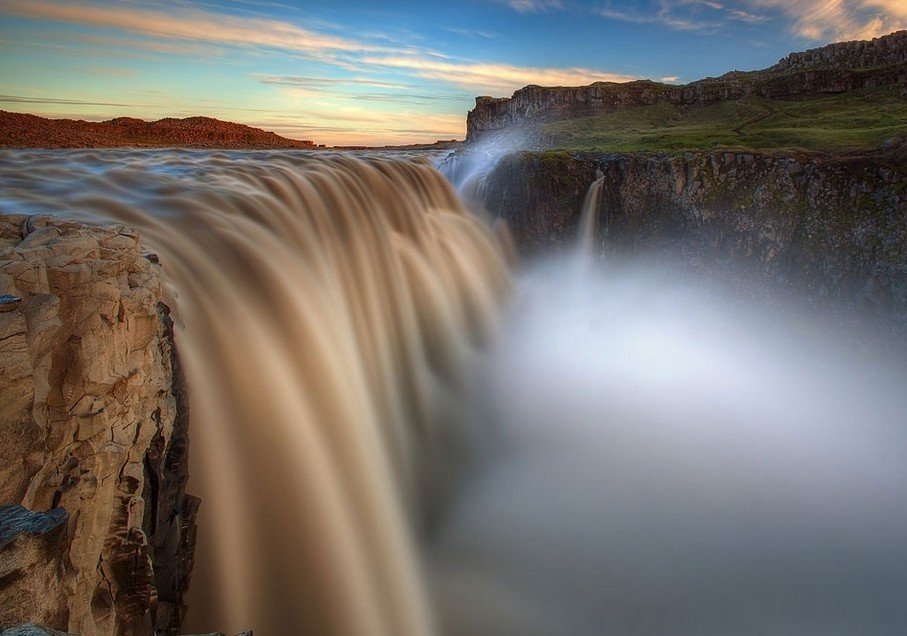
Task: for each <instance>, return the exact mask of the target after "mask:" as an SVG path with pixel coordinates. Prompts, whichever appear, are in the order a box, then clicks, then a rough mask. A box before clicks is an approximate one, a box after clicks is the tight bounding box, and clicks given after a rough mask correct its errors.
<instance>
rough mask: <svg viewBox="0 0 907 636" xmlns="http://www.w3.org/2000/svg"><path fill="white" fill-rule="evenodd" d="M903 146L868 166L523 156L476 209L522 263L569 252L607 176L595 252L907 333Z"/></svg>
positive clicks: (813, 159) (806, 160)
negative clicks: (879, 321)
mask: <svg viewBox="0 0 907 636" xmlns="http://www.w3.org/2000/svg"><path fill="white" fill-rule="evenodd" d="M904 165H907V147H905V146H900V147H889V148H884V149H881V150H878V151H874V152H872V153H868V154H863V155H847V156H837V157H830V156H825V155H818V154H806V153H800V154H760V153H750V152H690V153H685V154H684V155H681V156H668V155H643V154H627V155H600V154H569V153H564V152H545V153H531V152H523V153H518V154H514V155H509V156H507V157H505V158H504V159H503V160H502V161H501V162H500V163H499V164H498V165H497V167H496V168H495V169H494V170H493V171H492V172H491V173H490V174H489V175H488V177H487V179H486V181H485V186H484V194H483V197H484V204H485V206H486V207H487V209H488V210H489V211H490V212H491V213H492V214H493V215H494V216H496V217H499V218H503V219H505V220H506V221H507V222H508V225H509V226H510V228H511V230H512V232H513V234H514V237H515V239H516V242H517V244H518V246H519V247H520V248H521V250H522V251H524V252H531V251H536V250H539V249H542V248H551V247H558V246H566V245H570V244H573V243H574V241H575V238H576V235H577V232H578V227H579V217H580V209H581V206H582V202H583V198H584V196H585V194H586V192H587V191H588V189H589V185H590V184H591V183H592V182H593V181H594V180H595V179H596V176H597V175H599V174H604V180H603V186H602V198H601V201H600V203H599V210H598V227H597V236H596V238H595V241H594V244H595V245H596V246H597V250H598V251H600V252H605V253H611V254H614V253H623V254H626V253H653V252H654V253H657V254H670V255H672V256H673V257H675V258H676V257H679V259H680V260H681V261H683V262H686V263H689V264H692V265H695V266H696V267H698V268H705V269H713V268H718V269H725V268H726V267H727V266H728V265H731V264H734V265H735V266H739V267H742V268H744V269H746V270H747V271H752V270H755V271H756V272H758V273H759V274H761V275H762V276H765V277H766V278H767V279H770V280H773V281H776V282H780V283H782V284H784V285H791V286H796V288H797V291H798V293H800V294H801V295H806V296H807V297H815V298H827V299H833V300H836V301H844V302H845V303H853V304H857V305H860V306H871V307H875V308H877V309H879V310H880V311H881V312H884V313H886V314H890V315H894V316H895V317H896V318H897V320H899V321H900V322H901V323H903V324H904V325H905V326H907V173H905V171H904V169H903V166H904Z"/></svg>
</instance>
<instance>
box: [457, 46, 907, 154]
mask: <svg viewBox="0 0 907 636" xmlns="http://www.w3.org/2000/svg"><path fill="white" fill-rule="evenodd" d="M888 85H897V86H899V87H900V93H901V95H902V96H904V97H907V31H898V32H896V33H892V34H890V35H887V36H884V37H881V38H876V39H874V40H870V41H857V42H840V43H836V44H830V45H828V46H825V47H822V48H818V49H812V50H809V51H805V52H802V53H791V54H790V55H788V56H787V57H786V58H784V59H783V60H781V61H780V62H778V63H777V64H775V65H774V66H772V67H771V68H768V69H764V70H760V71H750V72H740V71H732V72H730V73H726V74H724V75H722V76H721V77H717V78H706V79H702V80H698V81H695V82H692V83H690V84H686V85H679V86H678V85H670V84H661V83H658V82H653V81H650V80H640V81H634V82H626V83H613V82H596V83H594V84H590V85H589V86H579V87H567V88H565V87H542V86H526V87H525V88H521V89H520V90H518V91H516V92H515V93H514V94H513V96H512V97H510V98H495V97H488V96H482V97H477V98H476V106H475V108H474V109H473V110H471V111H469V114H468V115H467V118H466V141H467V142H475V141H478V140H479V139H482V138H484V137H486V136H487V135H493V134H497V133H501V132H503V131H507V132H508V133H519V134H521V135H524V136H528V137H530V138H531V137H532V135H533V133H534V132H536V131H535V129H536V127H537V126H538V125H539V124H543V123H547V122H552V121H559V120H563V119H572V118H576V117H589V116H593V115H602V114H606V113H611V112H614V111H618V110H623V109H626V108H633V107H636V106H649V105H652V104H656V103H659V102H669V103H672V104H677V105H694V104H710V103H714V102H718V101H724V100H737V99H741V98H743V97H745V96H747V95H751V94H755V95H758V96H760V97H765V98H769V99H792V98H796V99H805V98H809V97H816V96H820V95H828V94H833V93H843V92H847V91H851V90H854V89H857V88H869V87H876V86H888Z"/></svg>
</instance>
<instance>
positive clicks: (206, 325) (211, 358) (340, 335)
mask: <svg viewBox="0 0 907 636" xmlns="http://www.w3.org/2000/svg"><path fill="white" fill-rule="evenodd" d="M59 157H60V156H59V155H58V158H59ZM63 159H64V161H58V162H55V165H53V166H45V167H44V168H43V169H42V168H41V167H40V165H41V164H42V163H43V161H42V154H41V153H31V154H19V155H16V157H15V159H14V160H13V161H11V162H9V163H7V164H6V175H5V176H7V177H8V178H9V180H8V181H7V196H8V197H10V198H13V199H16V200H18V201H19V202H21V203H22V205H23V206H25V207H28V209H29V210H32V211H34V210H44V211H47V212H51V213H54V212H60V213H65V214H67V215H74V214H75V215H79V216H86V217H89V218H94V219H97V220H99V221H102V222H110V221H116V222H122V223H125V224H128V225H130V226H133V227H135V228H137V229H138V230H139V232H140V234H141V237H142V241H143V244H145V245H147V246H148V247H149V248H151V249H153V250H155V251H156V252H157V253H158V254H159V256H160V260H161V263H162V264H163V272H164V275H165V276H166V282H167V284H168V285H169V287H170V291H171V295H172V297H173V302H172V303H171V304H172V305H173V306H174V309H175V311H176V313H177V315H178V319H177V320H178V324H179V325H180V327H181V328H180V329H179V330H178V334H177V341H178V347H179V351H180V355H181V357H182V360H183V363H184V366H185V367H186V372H187V379H188V383H189V386H190V387H191V392H190V395H191V417H192V423H191V435H192V445H191V457H192V460H191V461H192V481H191V484H190V490H192V491H193V492H194V493H195V494H198V495H199V496H201V498H202V501H203V502H204V503H203V508H202V511H201V516H200V520H199V523H200V529H199V537H200V540H199V555H198V559H197V566H196V571H195V574H194V575H193V585H192V591H191V593H190V596H191V598H190V600H189V605H190V607H191V610H190V617H189V628H198V629H204V630H211V629H221V630H237V631H238V630H240V629H247V628H249V627H254V629H255V633H256V634H263V635H268V634H272V635H273V634H296V633H309V634H337V635H344V634H348V635H351V636H352V635H361V634H376V635H381V634H384V635H387V636H405V635H412V636H423V635H426V634H431V633H433V631H434V626H433V624H432V619H431V617H430V612H429V610H428V604H427V601H426V599H425V598H424V597H425V594H426V592H425V589H426V586H425V585H424V584H423V580H422V572H421V566H420V564H419V560H418V558H417V556H416V554H415V551H414V550H415V548H414V533H415V532H417V531H418V529H419V527H421V526H422V525H424V524H425V523H427V519H428V518H429V517H430V515H431V509H432V506H433V505H434V504H435V503H436V502H437V501H438V498H439V497H440V496H441V490H442V489H443V487H444V483H445V481H446V479H445V474H444V473H445V471H446V468H445V466H449V465H450V463H449V462H447V463H445V460H444V455H445V454H449V453H451V452H454V451H452V450H451V449H455V448H456V447H457V443H456V439H455V438H457V436H458V435H460V433H459V432H458V426H457V425H456V420H457V419H458V417H459V416H460V411H461V410H462V409H458V407H457V405H458V404H459V401H458V399H457V396H458V395H459V394H460V393H461V392H462V390H463V388H464V383H465V382H466V378H465V377H464V374H463V371H464V368H465V367H464V365H465V364H466V363H467V361H468V359H469V357H470V356H471V355H473V354H474V352H475V351H476V350H477V349H478V348H480V347H481V344H482V342H483V339H484V338H485V337H486V336H487V335H488V333H489V331H490V329H491V328H492V323H493V321H494V316H495V314H496V310H497V308H498V306H499V304H500V303H501V300H502V299H503V297H504V295H505V293H506V290H507V288H508V271H507V266H506V264H505V262H504V260H503V259H502V257H501V253H502V252H501V250H500V249H499V246H498V244H497V239H496V238H495V237H494V234H493V232H492V231H491V229H490V228H489V225H488V224H486V223H485V222H483V221H482V220H480V219H479V218H477V217H475V216H473V215H471V214H469V213H467V212H466V211H465V210H464V209H463V207H462V204H461V203H460V201H459V199H458V198H457V196H456V194H455V192H454V191H453V189H452V187H451V186H450V185H449V184H448V182H447V181H446V180H445V179H444V178H443V177H442V176H441V175H440V174H439V173H438V172H437V171H435V170H434V169H433V168H432V167H431V166H430V165H429V164H428V163H425V162H420V161H398V160H393V159H387V158H379V157H374V156H373V157H370V158H357V157H353V156H337V155H326V154H320V155H318V156H308V155H306V154H303V153H294V154H286V153H284V154H280V155H278V154H267V153H229V154H225V153H185V152H177V151H174V152H156V153H147V152H138V151H122V152H109V151H108V152H105V153H102V154H95V153H92V152H88V151H86V152H79V153H72V152H70V153H68V154H66V155H64V156H63ZM24 164H31V167H30V169H28V170H23V169H22V168H24ZM26 175H27V176H26ZM17 180H18V181H17Z"/></svg>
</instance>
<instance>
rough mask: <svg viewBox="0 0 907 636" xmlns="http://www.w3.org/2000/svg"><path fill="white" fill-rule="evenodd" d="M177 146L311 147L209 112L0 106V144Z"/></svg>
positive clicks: (18, 146) (229, 147) (310, 144)
mask: <svg viewBox="0 0 907 636" xmlns="http://www.w3.org/2000/svg"><path fill="white" fill-rule="evenodd" d="M121 146H130V147H138V148H143V147H180V148H225V149H259V150H282V149H294V148H302V149H305V148H314V147H315V143H314V142H311V141H300V140H298V139H287V138H286V137H281V136H280V135H277V134H276V133H273V132H269V131H265V130H261V129H260V128H253V127H251V126H246V125H244V124H235V123H232V122H228V121H221V120H219V119H213V118H211V117H186V118H184V119H174V118H172V117H168V118H165V119H159V120H157V121H144V120H141V119H136V118H134V117H117V118H116V119H111V120H108V121H102V122H90V121H82V120H73V119H46V118H44V117H38V116H37V115H27V114H25V113H10V112H6V111H0V147H8V148H118V147H121Z"/></svg>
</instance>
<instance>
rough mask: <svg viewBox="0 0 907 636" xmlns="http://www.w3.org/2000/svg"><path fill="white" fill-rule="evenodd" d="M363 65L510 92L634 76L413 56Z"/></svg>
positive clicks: (371, 59) (368, 59) (375, 59)
mask: <svg viewBox="0 0 907 636" xmlns="http://www.w3.org/2000/svg"><path fill="white" fill-rule="evenodd" d="M364 61H365V62H366V63H367V64H374V65H376V66H384V67H388V68H395V69H404V70H406V71H409V72H410V73H412V74H414V75H417V76H418V77H423V78H426V79H435V80H441V81H443V82H447V83H450V84H456V85H458V86H462V87H464V88H480V89H487V90H493V91H499V92H510V91H513V90H516V89H517V88H520V87H522V86H525V85H527V84H540V85H543V86H577V85H580V84H591V83H592V82H627V81H630V80H633V79H636V78H635V77H632V76H629V75H620V74H616V73H606V72H602V71H596V70H592V69H585V68H535V67H526V66H512V65H509V64H491V63H489V64H483V63H475V62H448V61H442V60H428V59H424V58H419V57H413V56H388V57H371V56H367V57H366V58H365V60H364Z"/></svg>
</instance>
